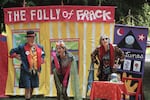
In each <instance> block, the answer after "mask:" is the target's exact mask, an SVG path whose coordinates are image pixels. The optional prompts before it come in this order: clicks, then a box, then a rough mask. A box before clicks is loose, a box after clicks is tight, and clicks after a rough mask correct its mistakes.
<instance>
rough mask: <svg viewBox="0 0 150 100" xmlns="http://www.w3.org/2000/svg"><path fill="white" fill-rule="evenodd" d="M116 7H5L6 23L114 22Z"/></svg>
mask: <svg viewBox="0 0 150 100" xmlns="http://www.w3.org/2000/svg"><path fill="white" fill-rule="evenodd" d="M114 9H115V8H114V7H104V6H100V7H85V6H78V7H77V6H47V7H29V8H13V9H12V8H7V9H4V13H5V14H4V15H5V23H6V24H8V23H16V22H39V21H40V22H41V21H73V22H75V21H80V22H114Z"/></svg>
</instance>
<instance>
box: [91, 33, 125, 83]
mask: <svg viewBox="0 0 150 100" xmlns="http://www.w3.org/2000/svg"><path fill="white" fill-rule="evenodd" d="M99 43H100V46H98V47H97V48H96V49H95V50H94V51H93V52H92V53H91V60H92V62H93V63H96V64H97V65H98V64H99V67H98V72H97V77H98V79H99V81H108V80H109V78H110V74H111V73H112V72H113V71H114V70H115V69H116V67H117V66H118V65H119V64H121V63H122V62H123V61H124V52H123V51H122V50H121V49H120V48H118V47H117V46H113V45H112V44H111V43H109V38H108V36H106V35H102V36H101V37H100V41H99Z"/></svg>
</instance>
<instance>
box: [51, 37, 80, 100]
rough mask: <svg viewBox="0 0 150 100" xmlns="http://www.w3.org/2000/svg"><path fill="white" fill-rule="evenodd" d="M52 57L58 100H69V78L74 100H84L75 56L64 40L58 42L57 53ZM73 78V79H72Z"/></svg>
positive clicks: (53, 53)
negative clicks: (81, 94)
mask: <svg viewBox="0 0 150 100" xmlns="http://www.w3.org/2000/svg"><path fill="white" fill-rule="evenodd" d="M51 55H52V64H51V65H52V70H53V74H54V81H55V86H56V90H57V100H62V99H61V97H63V99H64V100H69V97H68V94H67V87H68V82H69V78H71V79H72V81H71V83H72V84H71V85H72V86H71V87H72V88H73V89H72V90H73V93H74V96H75V97H74V100H82V98H81V96H80V90H79V77H78V71H77V68H78V67H77V65H76V62H75V58H74V56H73V55H72V54H71V52H69V51H68V50H67V48H66V45H65V43H64V42H63V41H62V40H59V41H58V42H56V52H55V51H53V52H52V53H51ZM70 76H71V77H70Z"/></svg>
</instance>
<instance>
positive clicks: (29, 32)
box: [25, 31, 36, 37]
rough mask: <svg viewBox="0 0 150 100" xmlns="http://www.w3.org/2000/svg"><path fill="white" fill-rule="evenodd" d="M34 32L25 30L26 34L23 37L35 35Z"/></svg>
mask: <svg viewBox="0 0 150 100" xmlns="http://www.w3.org/2000/svg"><path fill="white" fill-rule="evenodd" d="M35 36H36V34H35V33H34V31H27V34H26V36H25V37H35Z"/></svg>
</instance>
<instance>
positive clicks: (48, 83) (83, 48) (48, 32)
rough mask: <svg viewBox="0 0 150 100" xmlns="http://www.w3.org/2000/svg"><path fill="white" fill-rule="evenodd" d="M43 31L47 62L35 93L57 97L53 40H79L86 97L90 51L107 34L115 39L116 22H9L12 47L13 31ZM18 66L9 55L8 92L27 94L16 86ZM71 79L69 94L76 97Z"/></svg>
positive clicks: (10, 46)
mask: <svg viewBox="0 0 150 100" xmlns="http://www.w3.org/2000/svg"><path fill="white" fill-rule="evenodd" d="M32 29H33V30H36V29H37V30H39V43H40V44H41V45H43V46H44V49H45V52H46V58H45V64H43V65H42V72H41V75H40V87H39V88H37V89H35V90H34V94H35V95H39V94H43V95H44V96H56V89H55V84H54V78H53V75H52V74H50V69H51V64H50V63H51V62H50V51H51V49H50V39H67V38H68V39H71V38H77V39H79V60H80V61H79V78H80V90H81V91H82V97H83V98H84V97H85V96H86V87H87V82H88V80H87V77H88V73H89V71H88V70H89V68H90V53H91V52H92V51H93V50H94V49H95V47H96V46H98V45H99V38H100V35H101V34H107V35H108V36H109V37H110V41H111V42H113V37H114V23H105V22H101V23H96V22H62V21H61V22H59V21H58V22H40V23H15V24H8V25H6V31H7V37H8V39H7V41H8V50H9V51H10V49H11V48H12V47H13V46H12V45H13V42H12V41H13V37H12V31H13V30H15V31H19V30H32ZM14 76H15V71H14V66H13V63H12V59H10V58H8V78H7V86H6V95H24V89H19V88H18V87H14ZM70 84H71V82H70V83H69V87H68V90H67V91H68V94H69V96H72V91H71V85H70Z"/></svg>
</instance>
